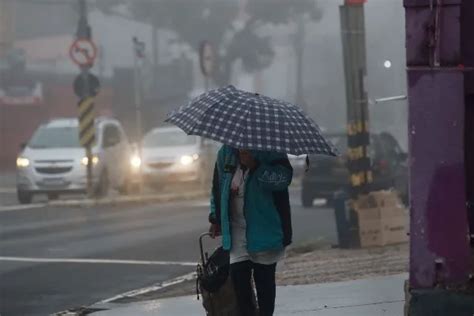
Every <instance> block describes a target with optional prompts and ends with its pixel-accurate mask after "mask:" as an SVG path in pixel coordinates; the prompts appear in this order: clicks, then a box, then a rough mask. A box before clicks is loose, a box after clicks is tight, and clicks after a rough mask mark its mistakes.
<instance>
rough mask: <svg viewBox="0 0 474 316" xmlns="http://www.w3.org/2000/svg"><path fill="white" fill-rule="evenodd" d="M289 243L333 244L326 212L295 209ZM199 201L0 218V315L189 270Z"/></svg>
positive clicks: (42, 309) (94, 297)
mask: <svg viewBox="0 0 474 316" xmlns="http://www.w3.org/2000/svg"><path fill="white" fill-rule="evenodd" d="M292 200H293V222H294V223H293V226H294V240H295V242H296V243H298V242H301V241H305V240H312V239H316V238H324V239H326V240H327V241H329V242H332V243H335V242H336V230H335V223H334V217H333V211H332V210H330V209H327V208H318V207H314V208H311V209H304V208H302V207H301V206H300V202H299V192H298V191H293V192H292ZM208 208H209V204H208V201H206V200H197V201H188V202H175V203H166V204H149V205H135V206H130V205H127V206H119V205H117V206H101V207H91V208H80V207H76V208H67V207H42V208H36V209H26V210H24V209H22V210H20V209H19V210H13V211H12V210H9V211H3V212H2V211H0V314H1V315H2V316H9V315H47V314H48V313H53V312H57V311H61V310H65V309H67V308H71V307H77V306H81V305H89V304H92V303H95V302H97V301H101V300H103V299H106V298H109V297H112V296H115V295H117V294H120V293H123V292H126V291H129V290H133V289H136V288H140V287H145V286H149V285H152V284H154V283H157V282H160V281H165V280H169V279H172V278H174V277H177V276H180V275H183V274H186V273H189V272H192V271H194V270H195V266H194V265H193V262H196V261H197V259H198V247H197V236H198V235H199V234H200V233H201V232H203V231H206V230H207V229H208V223H207V213H208Z"/></svg>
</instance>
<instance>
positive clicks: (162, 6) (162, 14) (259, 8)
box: [97, 0, 320, 84]
mask: <svg viewBox="0 0 474 316" xmlns="http://www.w3.org/2000/svg"><path fill="white" fill-rule="evenodd" d="M97 3H98V4H99V3H101V5H100V6H101V7H100V8H101V9H102V10H103V11H104V12H110V11H111V9H110V8H111V6H113V5H117V4H119V3H121V4H126V5H128V7H129V10H130V12H131V14H132V16H133V17H134V18H135V19H137V20H142V21H143V20H146V21H150V23H152V24H153V25H154V27H155V28H157V29H158V28H162V29H168V30H172V31H175V32H176V33H177V34H178V36H179V38H180V40H182V41H183V42H185V43H188V44H189V45H190V46H191V47H193V48H194V49H195V50H196V51H197V50H198V49H199V43H200V42H201V41H202V40H204V39H206V40H209V41H210V42H212V43H213V44H214V46H215V47H216V48H217V49H218V51H219V59H220V60H219V67H218V72H217V73H216V76H215V79H216V81H217V83H218V84H227V83H228V82H229V80H230V70H231V65H232V64H233V62H234V61H236V60H238V59H241V60H242V65H243V67H244V70H245V71H247V72H255V71H260V70H262V69H265V68H266V67H268V66H269V65H270V64H271V62H272V60H273V57H274V49H273V45H272V43H271V40H270V38H269V37H266V36H262V35H260V34H258V31H259V29H260V28H261V27H262V26H264V25H268V24H287V23H289V22H291V21H294V20H295V19H298V18H300V17H301V15H302V14H303V13H306V14H308V15H309V16H310V17H311V18H312V19H318V18H319V17H320V10H319V7H318V6H317V5H316V0H248V3H247V6H246V7H245V8H244V9H245V13H246V15H247V17H248V18H247V19H246V21H245V24H244V25H243V27H241V28H238V27H236V26H235V25H234V22H235V20H236V18H237V16H238V14H239V9H240V8H239V0H234V1H220V0H138V1H137V0H115V2H114V0H100V1H97Z"/></svg>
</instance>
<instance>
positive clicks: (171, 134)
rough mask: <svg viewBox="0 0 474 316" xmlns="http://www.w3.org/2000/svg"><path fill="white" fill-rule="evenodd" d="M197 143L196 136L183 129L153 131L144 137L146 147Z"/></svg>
mask: <svg viewBox="0 0 474 316" xmlns="http://www.w3.org/2000/svg"><path fill="white" fill-rule="evenodd" d="M196 143H197V137H196V136H188V135H186V134H185V133H184V132H181V131H158V132H152V133H150V134H148V135H147V136H145V138H144V139H143V146H144V147H146V148H153V147H173V146H186V145H194V144H196Z"/></svg>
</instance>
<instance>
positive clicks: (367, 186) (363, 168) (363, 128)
mask: <svg viewBox="0 0 474 316" xmlns="http://www.w3.org/2000/svg"><path fill="white" fill-rule="evenodd" d="M365 2H366V0H345V1H344V5H342V6H340V16H341V33H342V34H341V35H342V46H343V56H344V74H345V88H346V100H347V142H348V152H347V167H348V169H349V174H350V178H349V179H348V181H349V184H350V185H349V187H350V191H349V192H347V193H348V194H346V193H344V194H343V195H341V196H343V198H344V199H349V200H350V201H349V202H350V203H345V201H344V203H338V205H340V207H339V208H336V217H337V218H339V220H338V221H339V222H341V223H342V224H343V225H342V224H341V225H339V224H338V227H339V226H341V227H343V228H342V230H343V231H344V234H345V245H340V246H341V247H343V248H345V247H350V248H354V247H359V246H360V239H359V221H358V216H357V213H356V212H355V210H354V209H353V205H354V203H353V202H355V201H356V200H357V199H358V198H359V196H361V195H363V194H367V193H369V192H370V190H371V187H372V185H371V184H372V170H371V162H370V148H369V146H370V134H369V109H368V96H367V92H366V87H365V85H366V81H367V60H366V48H365V18H364V4H365ZM341 200H342V198H341ZM339 222H338V223H339ZM339 230H340V229H339V228H338V231H339Z"/></svg>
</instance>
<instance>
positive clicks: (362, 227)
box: [359, 220, 384, 248]
mask: <svg viewBox="0 0 474 316" xmlns="http://www.w3.org/2000/svg"><path fill="white" fill-rule="evenodd" d="M359 239H360V245H361V247H363V248H364V247H374V246H383V245H384V240H383V234H382V222H381V221H380V220H365V221H359Z"/></svg>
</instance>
